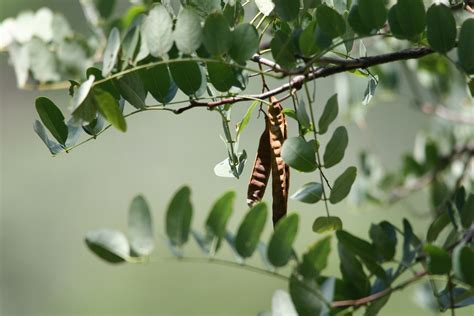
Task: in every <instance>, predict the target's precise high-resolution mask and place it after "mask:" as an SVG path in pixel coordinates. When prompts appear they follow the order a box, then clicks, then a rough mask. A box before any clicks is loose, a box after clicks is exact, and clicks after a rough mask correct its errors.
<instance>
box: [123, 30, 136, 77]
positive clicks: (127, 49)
mask: <svg viewBox="0 0 474 316" xmlns="http://www.w3.org/2000/svg"><path fill="white" fill-rule="evenodd" d="M139 41H140V28H139V27H138V26H136V25H135V26H132V27H131V28H130V29H129V30H128V31H127V33H126V34H125V38H124V39H123V42H122V56H121V59H122V70H123V69H126V68H127V67H128V66H130V65H134V64H135V56H136V54H137V48H138V43H139Z"/></svg>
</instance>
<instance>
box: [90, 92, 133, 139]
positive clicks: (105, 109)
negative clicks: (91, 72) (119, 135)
mask: <svg viewBox="0 0 474 316" xmlns="http://www.w3.org/2000/svg"><path fill="white" fill-rule="evenodd" d="M94 98H95V100H96V102H97V107H98V108H99V112H100V113H101V114H102V115H103V116H104V117H105V118H106V119H107V121H109V123H110V124H112V126H113V127H115V128H116V129H118V130H119V131H121V132H126V131H127V122H126V121H125V118H124V117H123V114H122V111H121V110H120V108H119V103H118V101H117V100H116V99H115V98H114V97H113V96H112V95H111V94H110V93H108V92H107V91H104V90H100V89H94Z"/></svg>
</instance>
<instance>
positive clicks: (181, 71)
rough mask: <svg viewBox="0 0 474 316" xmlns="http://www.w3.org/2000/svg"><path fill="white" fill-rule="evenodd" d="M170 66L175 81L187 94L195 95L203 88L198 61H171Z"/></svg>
mask: <svg viewBox="0 0 474 316" xmlns="http://www.w3.org/2000/svg"><path fill="white" fill-rule="evenodd" d="M169 68H170V71H171V75H172V76H173V80H174V82H176V85H177V86H178V87H179V88H180V89H181V91H183V92H184V93H185V94H186V95H194V94H195V93H196V92H197V91H198V90H199V88H201V85H202V75H201V68H200V67H199V65H198V64H197V63H196V62H194V61H185V62H176V63H171V64H169Z"/></svg>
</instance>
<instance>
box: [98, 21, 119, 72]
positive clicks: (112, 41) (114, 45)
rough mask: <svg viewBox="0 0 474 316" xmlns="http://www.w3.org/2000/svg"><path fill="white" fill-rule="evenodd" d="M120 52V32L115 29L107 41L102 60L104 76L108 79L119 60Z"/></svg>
mask: <svg viewBox="0 0 474 316" xmlns="http://www.w3.org/2000/svg"><path fill="white" fill-rule="evenodd" d="M119 51H120V32H119V30H118V29H117V28H116V27H114V28H113V29H112V31H110V34H109V39H108V40H107V46H106V47H105V50H104V58H103V60H102V76H103V77H107V76H108V75H110V73H111V72H112V70H113V69H114V67H115V65H116V64H117V58H118V54H119Z"/></svg>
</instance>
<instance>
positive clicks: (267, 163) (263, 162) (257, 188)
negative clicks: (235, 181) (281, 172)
mask: <svg viewBox="0 0 474 316" xmlns="http://www.w3.org/2000/svg"><path fill="white" fill-rule="evenodd" d="M271 155H272V151H271V147H270V132H269V122H268V118H267V117H265V130H264V131H263V133H262V136H260V142H259V144H258V150H257V157H255V163H254V165H253V169H252V175H251V176H250V180H249V186H248V191H247V204H248V205H249V206H252V205H254V204H255V203H257V202H259V201H261V200H262V198H263V195H264V194H265V189H266V188H267V183H268V179H269V178H270V171H271V168H272V161H271Z"/></svg>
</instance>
